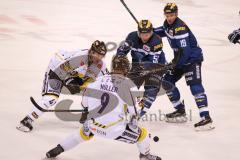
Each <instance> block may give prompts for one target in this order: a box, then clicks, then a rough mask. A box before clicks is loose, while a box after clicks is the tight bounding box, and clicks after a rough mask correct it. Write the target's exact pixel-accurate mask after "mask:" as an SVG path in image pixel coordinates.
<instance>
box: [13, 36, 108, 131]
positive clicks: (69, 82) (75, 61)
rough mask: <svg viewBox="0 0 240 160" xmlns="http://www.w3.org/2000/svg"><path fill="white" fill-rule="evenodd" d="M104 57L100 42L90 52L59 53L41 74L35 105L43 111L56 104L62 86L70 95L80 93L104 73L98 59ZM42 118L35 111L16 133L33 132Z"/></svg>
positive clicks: (35, 109)
mask: <svg viewBox="0 0 240 160" xmlns="http://www.w3.org/2000/svg"><path fill="white" fill-rule="evenodd" d="M106 53H107V49H106V45H105V44H104V42H102V41H99V40H96V41H95V42H93V44H92V46H91V48H90V49H84V50H77V51H72V52H68V51H59V52H57V53H56V54H55V55H54V57H53V58H52V59H51V61H50V63H49V66H48V68H47V70H46V73H45V78H44V81H43V88H42V98H41V100H40V101H38V105H40V106H41V107H42V108H44V109H49V107H52V106H53V105H55V104H56V102H57V100H58V98H59V96H60V93H61V91H62V88H63V86H65V87H66V88H67V89H68V90H69V91H70V92H71V94H76V93H79V92H80V90H81V89H83V88H84V87H86V86H87V85H88V84H89V83H91V82H92V81H94V80H95V78H96V77H97V76H101V75H103V74H105V73H106V72H107V69H106V66H105V64H104V63H103V61H102V58H103V57H104V56H105V54H106ZM42 114H43V112H42V111H40V110H38V109H37V108H36V107H34V106H33V107H32V111H31V112H30V113H29V114H28V115H27V116H26V117H25V118H24V119H23V120H21V121H20V125H19V126H17V129H18V130H20V131H23V132H29V131H31V130H32V129H33V125H32V123H33V121H34V120H36V119H38V118H39V117H40V116H41V115H42Z"/></svg>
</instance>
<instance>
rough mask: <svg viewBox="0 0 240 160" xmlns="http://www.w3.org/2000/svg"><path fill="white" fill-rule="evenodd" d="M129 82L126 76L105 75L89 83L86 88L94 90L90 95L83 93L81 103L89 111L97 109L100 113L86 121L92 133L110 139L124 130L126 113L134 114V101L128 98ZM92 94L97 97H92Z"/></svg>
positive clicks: (126, 121)
mask: <svg viewBox="0 0 240 160" xmlns="http://www.w3.org/2000/svg"><path fill="white" fill-rule="evenodd" d="M129 82H131V81H130V80H129V79H127V78H126V77H120V76H119V75H105V76H102V77H98V78H97V79H96V81H95V82H93V83H91V84H89V86H88V88H87V89H95V90H96V91H91V93H92V96H91V95H89V94H88V95H87V96H86V95H84V96H83V99H82V105H83V107H88V111H89V112H91V110H94V109H97V112H98V113H99V114H101V116H100V117H97V118H94V120H93V121H88V127H89V129H90V130H91V132H92V133H93V134H94V135H96V134H97V135H99V136H103V137H105V138H111V139H114V138H117V137H118V136H120V135H121V134H122V133H123V132H124V131H125V129H126V124H127V123H128V122H129V121H128V120H127V116H126V115H127V114H128V115H136V111H135V108H134V107H133V103H134V102H133V101H132V99H131V98H130V97H131V96H132V95H131V94H130V88H129V86H131V85H129ZM91 93H90V94H91ZM94 95H95V97H98V98H94ZM129 98H130V101H131V102H130V104H129V102H128V101H129ZM113 99H115V100H116V99H117V102H113ZM127 99H128V100H127ZM111 105H116V106H111ZM105 111H106V112H105Z"/></svg>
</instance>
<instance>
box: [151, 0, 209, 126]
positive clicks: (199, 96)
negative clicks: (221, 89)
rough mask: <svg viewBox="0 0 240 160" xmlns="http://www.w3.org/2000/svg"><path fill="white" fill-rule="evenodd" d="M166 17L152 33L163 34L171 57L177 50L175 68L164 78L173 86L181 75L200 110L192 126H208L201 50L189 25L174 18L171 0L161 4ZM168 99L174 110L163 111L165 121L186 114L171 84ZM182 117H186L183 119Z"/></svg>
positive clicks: (178, 95) (174, 12)
mask: <svg viewBox="0 0 240 160" xmlns="http://www.w3.org/2000/svg"><path fill="white" fill-rule="evenodd" d="M164 15H165V17H166V20H165V21H164V24H163V26H161V27H158V28H155V29H154V32H155V33H157V34H158V35H159V36H161V37H167V39H168V42H169V44H170V46H171V48H172V49H173V51H174V56H175V57H176V54H178V53H179V50H180V51H181V53H182V55H181V58H180V60H179V62H178V64H177V65H176V67H175V68H174V69H173V70H172V71H171V72H169V73H168V74H166V75H165V77H164V78H165V80H166V81H168V82H171V83H172V84H174V85H175V83H176V82H177V81H179V80H180V79H181V77H182V76H185V79H186V83H187V85H188V86H189V87H190V90H191V93H192V95H193V96H194V98H195V101H196V104H197V106H198V108H199V111H200V117H201V118H202V120H201V121H200V122H198V123H196V124H195V125H194V126H195V128H196V129H197V130H198V129H212V128H214V127H213V126H212V119H211V117H210V114H209V110H208V101H207V96H206V94H205V90H204V87H203V85H202V74H201V65H202V61H203V53H202V49H201V48H200V47H199V45H198V42H197V39H196V37H195V36H194V35H193V33H192V31H191V30H190V29H189V27H188V26H187V25H186V23H184V22H183V21H182V20H181V19H180V18H178V7H177V5H176V4H175V3H168V4H167V5H166V6H165V7H164ZM167 95H168V97H169V99H170V101H171V102H172V104H173V106H174V108H175V109H176V111H175V112H173V113H170V114H167V115H166V117H167V119H168V120H169V121H171V122H172V121H173V120H176V118H177V117H184V118H185V116H186V112H185V106H184V103H183V102H181V100H180V92H179V90H178V88H177V87H175V88H174V89H173V90H172V91H171V92H168V93H167ZM185 119H186V118H185Z"/></svg>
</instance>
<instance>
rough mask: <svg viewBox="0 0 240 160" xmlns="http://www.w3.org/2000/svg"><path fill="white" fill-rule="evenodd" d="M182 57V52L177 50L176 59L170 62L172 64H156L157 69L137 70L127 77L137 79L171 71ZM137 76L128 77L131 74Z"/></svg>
mask: <svg viewBox="0 0 240 160" xmlns="http://www.w3.org/2000/svg"><path fill="white" fill-rule="evenodd" d="M181 56H182V50H181V49H179V51H178V54H177V56H176V57H174V59H173V60H172V63H170V64H165V65H164V64H158V66H157V68H154V69H148V70H147V69H144V68H143V70H139V71H134V72H129V73H128V75H129V78H130V79H131V78H138V77H143V76H146V75H148V74H151V73H156V72H161V71H162V72H167V71H168V70H171V69H173V68H174V67H176V65H177V64H178V62H179V60H180V58H181ZM132 73H133V74H136V73H137V74H138V75H137V76H136V77H131V76H130V75H131V74H132Z"/></svg>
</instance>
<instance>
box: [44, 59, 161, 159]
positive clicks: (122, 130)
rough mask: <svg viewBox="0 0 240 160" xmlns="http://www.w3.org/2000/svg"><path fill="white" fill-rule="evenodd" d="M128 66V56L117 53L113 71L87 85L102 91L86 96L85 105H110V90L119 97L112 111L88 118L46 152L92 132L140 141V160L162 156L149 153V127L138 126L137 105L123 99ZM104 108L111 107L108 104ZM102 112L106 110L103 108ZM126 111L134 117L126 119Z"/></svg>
mask: <svg viewBox="0 0 240 160" xmlns="http://www.w3.org/2000/svg"><path fill="white" fill-rule="evenodd" d="M129 68H130V67H129V60H128V59H127V57H126V56H115V57H114V58H113V61H112V74H110V75H105V76H102V77H99V78H97V80H96V81H95V82H93V83H91V84H89V85H88V88H87V89H89V88H93V89H97V90H100V91H102V96H101V99H96V98H91V97H85V96H83V100H82V104H83V107H88V111H89V112H90V111H91V110H94V109H96V107H98V106H99V105H101V104H103V103H104V104H105V105H108V103H109V101H111V97H110V96H109V95H110V94H113V95H115V96H116V97H117V99H118V105H117V106H116V107H115V108H114V109H113V110H112V111H111V112H108V113H106V114H103V115H102V116H101V117H98V118H94V119H91V120H87V121H85V122H84V124H83V127H82V128H81V129H80V131H78V132H76V133H75V134H72V135H70V136H69V137H67V138H66V139H65V140H63V141H62V142H61V143H59V144H58V145H57V147H55V148H53V149H52V150H50V151H49V152H47V154H46V156H47V158H53V157H56V156H58V155H59V154H61V153H62V152H65V151H68V150H70V149H72V148H73V147H75V146H77V145H78V144H79V143H83V142H86V141H88V140H90V139H91V138H92V137H93V136H100V137H103V138H108V139H112V140H117V141H122V142H125V143H130V144H137V147H138V150H139V152H140V155H139V158H140V160H161V158H160V157H158V156H155V155H152V154H150V134H149V132H148V130H146V129H145V128H142V127H139V126H138V124H137V119H136V118H137V115H136V113H137V112H136V110H135V109H136V108H135V107H134V105H126V104H125V100H123V99H121V98H120V96H119V94H118V91H119V90H120V89H121V88H120V87H119V86H125V85H126V84H128V83H126V84H122V85H121V83H122V82H123V83H124V82H125V81H126V77H125V75H126V74H127V73H128V72H129ZM102 86H108V87H102ZM107 88H108V89H107ZM110 88H114V89H110ZM126 88H127V89H128V90H126V89H124V94H125V95H127V96H131V95H130V94H131V93H130V89H129V88H128V87H126ZM102 97H103V98H102ZM105 108H108V106H107V107H105ZM102 112H104V111H103V110H102ZM126 115H129V116H130V117H131V118H129V119H126Z"/></svg>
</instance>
